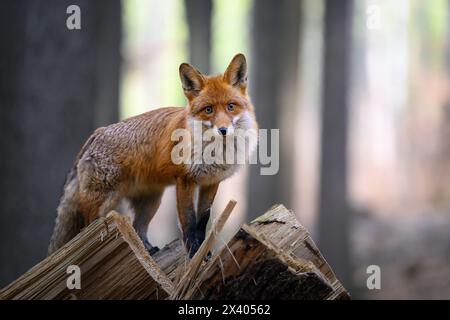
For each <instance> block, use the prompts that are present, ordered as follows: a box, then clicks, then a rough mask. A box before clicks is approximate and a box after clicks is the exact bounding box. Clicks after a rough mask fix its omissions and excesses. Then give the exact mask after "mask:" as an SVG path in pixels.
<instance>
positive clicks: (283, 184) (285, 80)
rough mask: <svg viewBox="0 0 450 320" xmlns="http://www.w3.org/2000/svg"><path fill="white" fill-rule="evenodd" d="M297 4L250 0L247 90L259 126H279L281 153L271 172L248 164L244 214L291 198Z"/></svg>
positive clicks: (293, 0) (291, 0)
mask: <svg viewBox="0 0 450 320" xmlns="http://www.w3.org/2000/svg"><path fill="white" fill-rule="evenodd" d="M301 5H302V1H298V0H281V1H271V0H258V1H254V7H253V11H252V12H253V21H252V23H253V28H252V32H253V37H252V38H253V43H252V59H251V66H250V72H251V76H250V78H249V83H250V90H251V91H250V94H251V97H252V100H253V103H254V105H255V110H256V115H257V120H258V123H259V126H260V128H262V129H269V130H270V129H280V146H279V151H280V159H279V171H278V173H277V174H275V175H261V173H260V166H259V165H252V166H250V177H249V184H248V210H247V211H248V212H249V213H250V216H249V217H248V219H252V218H255V217H256V216H257V215H258V214H260V213H261V212H264V210H265V209H266V208H267V207H269V206H270V205H271V204H272V203H274V202H278V203H285V204H286V205H287V206H291V204H292V191H293V177H292V171H293V160H294V151H295V147H294V146H295V140H296V135H295V130H296V128H295V119H296V114H297V106H298V103H299V99H298V92H299V89H300V88H299V79H298V76H299V52H300V29H301ZM269 142H270V132H269ZM270 145H271V144H269V146H270ZM271 147H272V148H273V145H272V146H271ZM269 151H270V148H269ZM273 154H274V152H273V151H272V155H273Z"/></svg>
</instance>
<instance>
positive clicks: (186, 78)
mask: <svg viewBox="0 0 450 320" xmlns="http://www.w3.org/2000/svg"><path fill="white" fill-rule="evenodd" d="M179 72H180V78H181V83H182V87H183V90H184V94H185V96H186V97H187V99H188V105H187V107H186V108H183V107H167V108H161V109H157V110H153V111H150V112H147V113H144V114H141V115H138V116H135V117H132V118H129V119H126V120H123V121H121V122H118V123H115V124H112V125H109V126H107V127H102V128H99V129H97V130H96V131H95V132H94V133H93V134H92V135H91V136H90V137H89V139H88V140H87V141H86V143H85V144H84V146H83V147H82V149H81V151H80V152H79V153H78V156H77V158H76V160H75V163H74V166H73V168H72V170H71V171H70V173H69V174H68V177H67V180H66V183H65V186H64V194H63V196H62V198H61V200H60V204H59V206H58V209H57V218H56V225H55V228H54V232H53V235H52V238H51V240H50V245H49V250H48V252H49V254H51V253H52V252H54V251H55V250H57V249H58V248H60V247H61V246H63V245H64V244H65V243H67V242H68V241H69V240H71V239H72V238H73V237H74V236H75V235H77V233H79V232H80V230H81V229H82V228H83V227H85V226H87V225H88V224H90V223H91V222H92V221H93V220H95V219H97V218H98V217H101V216H104V215H105V214H106V213H108V212H109V211H110V210H112V209H114V208H115V207H116V205H117V204H118V202H119V201H120V200H121V199H127V200H128V201H129V203H130V204H131V207H132V209H133V211H134V222H133V227H134V228H135V230H136V232H137V234H138V235H139V237H140V238H141V239H142V241H143V243H144V245H145V247H146V249H147V250H148V251H149V252H150V254H153V253H155V252H156V251H158V248H157V247H153V246H152V245H151V244H150V243H149V241H148V239H147V227H148V224H149V222H150V220H151V219H152V218H153V216H154V214H155V213H156V211H157V209H158V207H159V205H160V203H161V197H162V195H163V192H164V189H165V188H166V187H167V186H169V185H173V184H175V186H176V197H177V211H178V220H179V227H180V229H181V232H182V239H183V242H184V244H185V247H186V250H187V252H188V253H189V256H190V257H192V256H193V255H194V254H195V252H196V251H197V250H198V248H199V247H200V245H201V243H202V242H203V240H204V238H205V229H206V225H207V222H208V220H209V216H210V211H211V205H212V203H213V200H214V197H215V195H216V192H217V189H218V186H219V184H220V182H221V181H222V180H224V179H226V178H228V177H230V176H231V175H233V173H234V172H235V171H236V170H237V168H238V167H239V166H238V165H237V164H227V163H225V164H175V163H174V162H173V161H172V158H171V150H172V149H173V147H174V146H175V145H176V143H177V142H176V141H172V139H171V135H172V132H173V131H174V130H176V129H186V130H190V131H192V123H193V120H199V121H201V124H202V130H207V129H212V130H215V132H216V133H217V134H218V135H219V136H227V135H232V134H233V132H235V129H243V130H248V129H253V130H257V129H258V125H257V122H256V118H255V113H254V107H253V105H252V103H251V101H250V98H249V96H248V94H247V63H246V59H245V56H244V55H242V54H238V55H236V56H235V57H234V58H233V60H232V61H231V63H230V65H229V66H228V68H227V69H226V71H225V73H224V74H223V75H218V76H206V75H203V74H201V73H200V72H199V71H198V70H197V69H195V68H194V67H192V66H191V65H189V64H187V63H183V64H181V66H180V68H179ZM224 144H225V142H224ZM254 144H256V143H254ZM254 147H255V145H252V146H250V147H249V149H254Z"/></svg>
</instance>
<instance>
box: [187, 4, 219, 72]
mask: <svg viewBox="0 0 450 320" xmlns="http://www.w3.org/2000/svg"><path fill="white" fill-rule="evenodd" d="M184 3H185V8H186V16H187V21H188V26H189V59H190V63H191V64H192V65H193V66H195V67H196V68H197V69H199V70H200V71H201V72H202V73H204V74H209V72H210V71H211V20H212V17H211V16H212V6H213V4H212V3H213V1H212V0H185V2H184Z"/></svg>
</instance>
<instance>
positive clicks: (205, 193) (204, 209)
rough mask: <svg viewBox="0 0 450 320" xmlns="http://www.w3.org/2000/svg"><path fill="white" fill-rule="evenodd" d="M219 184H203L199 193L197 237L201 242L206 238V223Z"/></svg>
mask: <svg viewBox="0 0 450 320" xmlns="http://www.w3.org/2000/svg"><path fill="white" fill-rule="evenodd" d="M218 188H219V184H218V183H215V184H212V185H209V186H201V187H200V191H199V195H198V209H197V228H196V232H197V238H198V239H199V240H200V243H202V242H203V240H205V233H206V225H207V224H208V221H209V218H210V216H211V206H212V204H213V201H214V197H215V196H216V193H217V189H218Z"/></svg>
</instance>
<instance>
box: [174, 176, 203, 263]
mask: <svg viewBox="0 0 450 320" xmlns="http://www.w3.org/2000/svg"><path fill="white" fill-rule="evenodd" d="M195 188H196V185H195V183H194V182H192V181H189V180H187V179H185V178H180V179H178V180H177V183H176V194H177V210H178V221H179V224H180V228H181V232H182V234H183V242H184V245H185V247H186V250H187V252H188V254H189V258H192V257H193V256H194V254H195V253H196V252H197V250H198V248H200V245H201V242H199V240H198V238H197V235H196V229H197V228H196V227H197V218H196V215H195V207H194V195H195Z"/></svg>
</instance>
